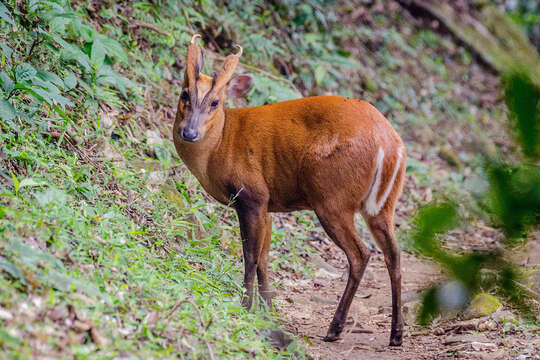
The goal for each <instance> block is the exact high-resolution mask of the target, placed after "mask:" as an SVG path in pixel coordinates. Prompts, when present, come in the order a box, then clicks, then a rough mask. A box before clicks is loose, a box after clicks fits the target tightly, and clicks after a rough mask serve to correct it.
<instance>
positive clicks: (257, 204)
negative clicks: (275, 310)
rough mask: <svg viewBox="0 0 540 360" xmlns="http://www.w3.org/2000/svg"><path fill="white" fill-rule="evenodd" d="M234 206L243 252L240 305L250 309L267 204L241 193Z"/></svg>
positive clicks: (263, 236) (262, 240)
mask: <svg viewBox="0 0 540 360" xmlns="http://www.w3.org/2000/svg"><path fill="white" fill-rule="evenodd" d="M235 208H236V213H237V214H238V220H239V222H240V234H241V237H242V249H243V252H244V269H245V273H244V287H245V288H246V294H245V295H244V297H243V298H242V305H244V306H245V307H246V308H247V309H251V307H252V305H253V281H254V279H255V274H256V272H257V265H258V262H259V255H260V254H261V249H262V248H263V245H264V240H265V236H266V232H267V224H268V222H267V216H268V215H267V210H266V209H267V204H266V202H265V201H260V200H257V199H254V198H252V197H249V196H246V195H243V196H239V197H238V198H237V199H236V200H235ZM263 256H264V255H263Z"/></svg>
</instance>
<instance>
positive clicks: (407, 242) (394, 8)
mask: <svg viewBox="0 0 540 360" xmlns="http://www.w3.org/2000/svg"><path fill="white" fill-rule="evenodd" d="M407 3H409V4H410V3H412V2H407V1H399V2H398V1H388V2H386V1H384V2H383V1H370V0H365V1H354V2H353V1H322V0H312V1H309V2H297V1H289V0H282V1H271V2H263V1H250V2H245V1H234V0H233V1H215V2H213V1H165V0H161V1H126V2H115V1H68V0H54V1H52V0H51V1H41V0H29V1H15V0H12V1H3V2H1V3H0V55H1V58H0V118H1V129H2V130H1V132H0V142H1V143H0V144H1V145H0V158H1V164H2V167H1V168H0V193H1V196H2V197H1V200H0V234H1V242H0V272H1V276H0V289H1V290H2V291H1V292H0V310H1V311H0V322H1V327H0V346H1V348H2V350H3V351H4V353H6V354H8V356H9V357H20V358H31V357H33V356H60V355H66V356H92V357H100V356H107V357H113V356H120V355H126V356H140V357H150V356H154V357H157V356H172V355H173V354H174V355H176V356H179V357H186V358H212V357H214V358H223V357H234V358H243V357H253V356H263V354H264V356H265V357H271V358H290V357H291V356H295V357H302V356H304V353H305V351H306V346H308V345H309V341H308V340H306V341H303V339H300V338H294V341H293V342H292V343H290V344H289V342H287V343H286V344H278V346H275V344H274V345H272V343H273V342H272V341H271V340H268V338H267V335H268V334H271V332H269V330H271V329H276V328H279V327H280V324H279V319H280V315H279V314H266V313H264V312H254V313H248V312H246V311H244V310H243V309H242V308H240V306H239V298H240V295H241V292H242V288H241V273H242V266H241V263H240V261H239V259H240V258H241V257H240V254H241V247H240V244H239V243H238V240H237V238H238V228H237V223H236V219H235V216H234V214H233V213H232V212H231V211H230V210H228V209H226V208H224V207H221V206H218V205H216V204H215V203H214V202H213V201H212V200H211V199H209V198H208V197H207V196H206V195H205V194H204V193H203V192H202V191H201V190H200V188H199V187H198V186H197V182H196V180H195V179H194V178H193V177H192V176H191V175H190V174H189V172H188V171H187V170H186V168H185V167H184V166H182V165H181V164H180V162H179V159H178V157H177V155H176V154H175V151H174V147H173V145H172V143H171V141H170V139H171V137H170V128H171V126H172V119H173V117H174V111H175V110H174V109H175V103H176V101H177V98H178V95H179V92H180V85H181V83H182V80H183V70H184V68H183V66H184V64H183V62H184V55H185V49H186V44H187V43H188V41H189V39H190V38H191V36H192V35H193V34H194V33H201V34H202V35H203V41H204V44H205V55H206V58H207V59H208V60H207V62H206V68H205V69H204V70H205V72H206V73H208V72H210V69H212V68H213V67H215V66H217V65H219V64H220V61H221V59H223V56H224V55H227V54H228V53H229V52H230V51H231V50H232V44H234V43H240V44H242V46H243V47H244V55H243V57H242V60H241V65H240V66H239V68H238V70H237V72H238V73H242V72H245V73H251V74H252V75H253V76H254V88H253V89H252V90H251V91H250V93H249V94H248V95H247V97H246V99H245V101H241V102H240V103H237V104H232V103H231V104H230V105H231V106H241V105H243V104H249V105H252V106H255V105H261V104H265V103H271V102H277V101H283V100H287V99H293V98H298V97H301V96H310V95H319V94H328V93H332V94H339V95H342V96H354V97H357V98H364V99H366V100H368V101H370V102H372V103H373V104H374V105H375V106H376V107H377V108H378V109H379V110H380V111H381V112H383V113H384V115H385V116H387V117H388V118H389V119H390V120H391V122H392V124H393V125H394V127H395V128H396V129H397V130H398V132H399V133H400V134H402V136H403V138H404V140H405V142H406V144H407V149H408V154H409V159H408V167H407V182H406V190H405V193H404V196H403V198H402V199H401V201H400V205H399V207H398V214H397V215H398V219H397V225H398V226H399V231H398V235H399V237H400V243H401V245H402V247H403V248H404V250H405V251H408V252H414V253H418V252H420V253H423V255H424V256H427V257H430V258H432V259H434V260H436V261H438V262H440V263H441V264H442V265H443V266H445V267H446V268H447V269H448V271H447V272H448V275H450V276H451V277H454V278H456V279H458V280H461V281H462V283H463V286H465V287H466V288H467V289H468V291H470V294H471V295H472V294H473V293H474V292H476V291H491V292H493V293H495V294H499V295H502V298H505V299H506V300H507V301H508V303H509V304H513V305H515V306H518V307H523V306H525V305H526V306H525V307H524V308H526V309H531V306H534V303H533V304H532V305H531V304H530V303H528V302H527V300H526V299H527V298H531V295H530V293H528V292H527V291H524V290H523V289H522V286H525V288H526V289H529V290H531V289H532V290H533V291H537V290H534V289H536V288H535V287H534V286H537V285H538V284H537V285H534V281H533V285H532V286H531V285H530V284H529V283H528V282H526V281H523V279H524V277H525V275H526V274H525V271H523V269H520V268H517V267H516V266H514V265H512V260H511V259H508V258H507V257H506V256H505V253H504V250H506V249H510V248H511V247H512V246H513V247H515V246H519V245H520V244H522V243H524V242H525V241H524V239H526V236H525V235H526V234H527V230H530V229H531V228H534V226H536V225H537V222H538V202H539V200H538V196H539V190H538V185H539V184H540V181H539V174H538V123H539V121H538V119H539V118H538V116H539V115H538V114H539V106H540V105H539V102H538V94H539V90H538V85H537V84H538V83H537V81H538V79H536V78H533V77H532V76H531V73H530V72H527V71H525V72H518V73H514V72H513V70H515V69H514V68H509V69H508V71H507V72H502V71H501V70H500V69H498V68H497V67H496V66H495V67H494V66H493V65H491V64H490V63H489V61H488V62H487V63H486V61H485V59H484V58H483V57H482V54H481V53H479V52H478V51H477V49H474V48H472V47H470V46H467V42H466V41H464V40H462V39H459V36H456V35H455V34H452V31H451V29H452V27H451V26H447V25H445V24H444V22H443V21H441V20H440V19H437V18H436V17H433V16H429V15H426V14H423V15H422V16H419V15H418V13H417V11H418V8H415V7H413V6H409V5H408V4H407ZM477 3H478V2H473V1H471V2H468V1H459V2H456V4H455V8H454V11H456V12H458V13H459V12H461V13H462V14H464V13H466V14H469V13H470V14H472V15H471V16H475V14H476V13H479V12H480V11H481V10H479V9H480V8H479V7H478V6H479V5H478V4H477ZM495 3H496V5H497V6H496V9H497V11H503V12H504V16H505V17H506V18H509V19H511V21H512V23H513V24H515V26H516V28H517V29H521V30H522V31H523V32H524V33H525V34H526V35H527V36H528V38H529V40H530V41H531V43H532V44H533V46H536V48H538V46H539V33H538V31H539V30H538V26H539V25H538V24H539V21H538V13H539V12H538V10H539V9H538V4H537V3H535V2H534V1H526V0H523V1H518V2H514V1H498V2H495ZM521 30H520V31H521ZM532 61H534V60H532ZM495 64H498V63H497V62H495ZM518 70H519V69H518ZM533 74H534V72H533ZM501 75H504V76H505V78H504V82H500V80H499V77H500V76H501ZM503 89H506V90H505V91H503ZM507 109H509V111H507ZM508 114H510V116H509V117H508V116H507V115H508ZM507 117H508V119H507ZM510 134H515V137H514V138H515V139H516V140H515V141H514V140H513V139H514V138H513V137H512V136H511V135H510ZM434 197H435V198H437V199H443V198H452V199H453V203H454V204H455V203H458V204H459V206H458V207H455V206H454V205H452V204H450V203H444V202H442V200H438V201H437V202H436V203H435V205H432V206H430V207H428V208H425V209H423V210H421V211H420V212H419V213H418V216H417V217H416V219H415V220H413V217H412V216H413V215H414V214H415V212H416V209H417V208H418V207H420V206H421V205H423V204H425V203H429V202H430V201H431V200H432V199H433V198H434ZM458 218H459V219H460V221H459V223H458V221H457V219H458ZM275 223H276V226H275V227H274V242H273V245H272V270H273V274H274V275H275V276H274V277H275V278H277V286H278V288H279V289H285V288H286V287H285V285H283V284H282V278H283V277H286V276H290V277H292V278H293V279H299V278H302V277H304V276H310V275H311V274H312V273H313V272H314V270H315V269H314V265H313V264H312V262H310V261H309V260H308V259H310V258H311V256H312V254H313V253H314V252H315V251H314V248H313V246H311V245H310V244H311V243H313V240H314V239H315V240H317V239H319V240H320V239H322V238H323V237H324V233H323V231H322V229H321V228H320V226H319V224H318V223H317V222H316V221H315V219H314V218H313V216H312V215H311V214H307V213H295V214H293V215H291V216H279V217H276V218H275ZM476 223H481V224H487V225H490V226H493V227H490V228H489V230H488V231H484V232H483V235H482V236H481V238H480V239H477V238H476V237H475V236H474V234H475V233H477V232H478V228H475V227H474V226H475V225H474V224H476ZM483 226H484V228H486V225H483ZM495 227H498V228H500V229H501V231H498V230H496V229H495ZM450 229H454V230H452V231H458V235H457V240H456V236H448V234H446V235H445V232H446V231H448V230H450ZM456 229H457V230H456ZM359 231H360V232H361V234H362V236H363V238H364V239H365V240H366V241H367V242H368V244H369V245H370V247H371V248H373V249H374V248H375V247H374V244H373V242H372V240H371V239H370V237H369V234H367V232H366V231H365V229H363V228H362V226H361V225H360V224H359ZM454 234H455V233H454ZM529 234H530V233H529ZM534 234H536V233H533V235H529V237H531V236H532V237H533V240H534V241H537V238H534V236H535V235H534ZM464 239H467V241H469V242H471V243H472V244H473V245H471V246H469V247H467V248H466V249H465V250H464V249H462V248H460V244H461V243H462V242H463V240H464ZM470 239H474V240H470ZM456 244H457V245H456ZM415 245H416V246H415ZM475 246H476V247H481V248H482V251H483V252H480V253H478V252H472V251H471V248H472V247H475ZM494 249H496V251H495V250H494ZM512 249H513V248H512ZM501 264H504V266H502V267H501ZM486 268H487V269H488V270H489V269H492V270H494V271H495V272H494V273H493V274H492V275H493V276H491V275H490V276H487V277H486V276H482V274H483V273H484V272H482V271H483V270H482V269H486ZM527 271H528V272H527V274H528V275H531V274H530V272H531V271H530V269H529V270H527ZM535 271H536V272H537V269H534V268H533V269H532V274H533V279H535V278H534V274H535ZM282 274H289V275H282ZM471 274H476V275H474V276H472V275H471ZM280 276H281V277H280ZM522 283H523V284H525V285H523V284H522ZM519 284H522V285H519ZM433 289H434V290H432V291H431V292H428V293H427V296H426V298H427V299H428V300H429V296H430V295H429V294H432V295H433V294H435V292H434V291H436V289H437V287H434V288H433ZM505 291H506V293H505ZM515 294H518V295H520V296H519V297H515ZM469 297H470V296H469ZM431 298H432V299H436V297H433V296H432V297H431ZM425 304H427V305H426V306H424V310H423V311H422V312H421V313H420V314H421V315H422V314H423V315H422V319H423V320H422V321H424V322H426V321H427V320H429V319H432V318H433V317H434V316H435V314H436V311H438V310H439V307H438V305H437V303H436V301H432V302H431V303H429V302H427V303H425ZM430 304H431V305H430ZM462 305H464V303H463V304H460V306H462ZM306 344H307V345H306Z"/></svg>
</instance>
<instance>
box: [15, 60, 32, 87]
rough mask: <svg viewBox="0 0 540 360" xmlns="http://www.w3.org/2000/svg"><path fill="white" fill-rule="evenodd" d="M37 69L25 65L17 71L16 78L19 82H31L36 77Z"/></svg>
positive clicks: (20, 66) (18, 67)
mask: <svg viewBox="0 0 540 360" xmlns="http://www.w3.org/2000/svg"><path fill="white" fill-rule="evenodd" d="M36 73H37V71H36V69H34V68H33V67H32V65H30V64H27V63H24V64H21V65H19V66H17V68H16V69H15V78H16V79H17V82H22V81H30V80H32V79H33V78H34V76H36Z"/></svg>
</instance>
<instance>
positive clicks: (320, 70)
mask: <svg viewBox="0 0 540 360" xmlns="http://www.w3.org/2000/svg"><path fill="white" fill-rule="evenodd" d="M325 76H326V67H324V65H321V64H319V65H317V67H315V83H316V84H317V86H322V85H323V81H324V77H325Z"/></svg>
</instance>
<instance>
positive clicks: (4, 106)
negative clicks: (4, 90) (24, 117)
mask: <svg viewBox="0 0 540 360" xmlns="http://www.w3.org/2000/svg"><path fill="white" fill-rule="evenodd" d="M16 117H17V111H16V110H15V108H14V107H13V105H11V103H10V102H9V101H7V100H4V99H1V100H0V118H1V119H2V120H12V119H14V118H16Z"/></svg>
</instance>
